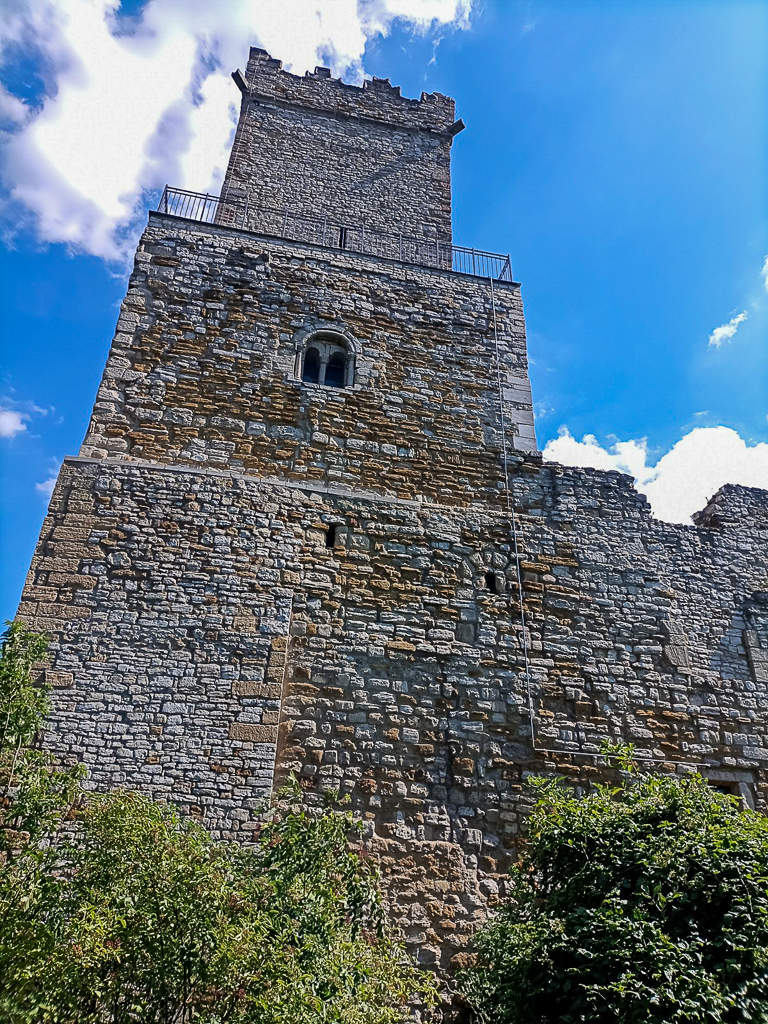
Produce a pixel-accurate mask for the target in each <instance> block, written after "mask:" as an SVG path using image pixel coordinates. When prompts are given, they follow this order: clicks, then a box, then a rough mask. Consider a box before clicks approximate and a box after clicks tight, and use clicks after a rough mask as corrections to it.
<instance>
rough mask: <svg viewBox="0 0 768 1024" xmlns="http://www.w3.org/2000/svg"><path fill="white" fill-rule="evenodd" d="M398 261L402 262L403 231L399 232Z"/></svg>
mask: <svg viewBox="0 0 768 1024" xmlns="http://www.w3.org/2000/svg"><path fill="white" fill-rule="evenodd" d="M400 262H401V263H402V262H403V232H402V231H401V232H400Z"/></svg>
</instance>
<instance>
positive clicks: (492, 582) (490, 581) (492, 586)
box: [485, 572, 499, 594]
mask: <svg viewBox="0 0 768 1024" xmlns="http://www.w3.org/2000/svg"><path fill="white" fill-rule="evenodd" d="M485 587H486V590H488V592H489V593H491V594H498V592H499V584H498V581H497V579H496V573H495V572H487V573H486V574H485Z"/></svg>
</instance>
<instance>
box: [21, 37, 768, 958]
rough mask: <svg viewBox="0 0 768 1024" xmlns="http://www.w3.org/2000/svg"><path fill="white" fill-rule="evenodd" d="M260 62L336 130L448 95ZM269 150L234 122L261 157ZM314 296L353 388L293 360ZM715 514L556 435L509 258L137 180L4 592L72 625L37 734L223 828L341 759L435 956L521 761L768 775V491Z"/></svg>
mask: <svg viewBox="0 0 768 1024" xmlns="http://www.w3.org/2000/svg"><path fill="white" fill-rule="evenodd" d="M253 61H256V63H257V64H258V65H259V67H258V68H256V70H255V72H254V73H255V74H256V76H257V78H258V77H259V76H262V77H263V81H262V85H261V86H260V87H259V88H260V89H261V91H262V93H263V94H264V96H265V97H266V99H269V100H270V103H272V106H271V107H269V110H270V113H269V116H270V117H274V118H278V117H279V118H283V122H285V119H286V118H288V115H289V114H290V117H294V115H296V116H298V115H297V111H296V110H295V107H296V106H297V105H301V104H302V103H303V104H304V107H303V108H302V109H303V112H300V113H301V117H302V118H303V119H304V122H306V124H311V125H315V126H316V130H317V132H318V133H320V134H322V133H323V132H325V131H326V130H329V131H330V129H326V126H325V121H326V119H327V109H328V106H329V104H333V103H338V104H339V112H340V113H344V114H345V116H346V114H350V117H349V119H348V121H347V120H344V118H341V119H340V121H339V124H342V123H343V124H344V125H346V127H344V129H343V130H344V131H345V132H347V131H350V132H351V131H352V128H349V125H351V124H353V123H354V125H355V126H356V127H355V128H354V130H355V131H357V130H358V129H359V125H361V124H368V120H376V128H375V131H376V132H386V131H389V130H390V129H389V128H388V127H387V125H388V124H390V127H391V129H392V130H393V131H398V132H399V131H401V130H402V131H404V130H405V129H406V128H407V129H408V130H409V131H411V129H413V130H414V131H418V132H420V131H421V130H422V129H421V127H419V125H422V126H423V125H427V127H428V128H429V130H430V131H435V132H436V133H437V134H438V135H440V133H441V132H442V131H443V130H444V128H445V127H446V124H447V123H449V119H452V118H453V110H452V106H451V108H450V111H449V109H448V107H447V106H446V104H447V102H448V101H445V102H444V100H443V98H440V97H437V98H429V97H426V98H422V100H421V102H420V103H417V102H415V101H404V100H402V98H401V97H399V96H396V95H394V93H393V90H391V89H390V87H388V86H387V87H386V88H384V86H383V85H377V86H375V87H369V88H368V89H367V90H359V89H358V90H354V89H353V90H347V87H345V86H341V85H340V84H339V83H335V82H332V81H331V80H329V79H327V78H326V76H325V75H323V74H322V73H321V74H318V75H316V76H310V78H308V79H295V78H293V76H285V75H284V74H283V73H282V72H280V71H279V69H278V68H277V66H276V65H274V64H273V65H269V64H268V62H265V60H264V59H263V56H259V55H258V52H257V54H256V56H255V57H254V56H253V55H252V62H253ZM251 71H254V69H253V68H250V70H249V73H250V72H251ZM264 76H266V77H264ZM270 76H271V77H270ZM267 78H268V79H269V84H264V82H266V80H267ZM269 89H272V92H269ZM280 90H284V91H283V92H281V93H280V95H278V92H279V91H280ZM264 96H263V97H262V99H264ZM273 101H274V102H273ZM278 101H279V102H278ZM248 102H249V103H250V102H251V101H248ZM259 102H262V100H259ZM264 102H266V100H264ZM280 104H283V105H282V106H281V105H280ZM268 106H269V105H268ZM273 107H274V109H272V108H273ZM342 108H343V109H342ZM347 108H349V109H347ZM250 109H251V107H250V106H249V107H248V110H249V111H250ZM265 109H266V107H265ZM275 111H278V113H275ZM280 111H282V112H283V113H279V112H280ZM356 112H357V113H356ZM357 114H360V117H358V116H357ZM284 115H285V116H284ZM363 115H364V119H368V120H364V119H363ZM244 116H246V115H244ZM259 116H261V115H259ZM264 116H265V117H266V115H264ZM247 117H248V118H250V117H251V114H250V113H248V114H247ZM411 117H413V118H415V119H416V121H415V122H414V124H407V123H406V122H407V121H408V119H409V118H411ZM377 119H378V120H377ZM283 122H280V123H283ZM304 122H302V123H304ZM264 123H265V124H266V121H265V122H264ZM274 123H275V124H277V123H278V122H277V121H275V122H274ZM249 124H250V121H249ZM306 124H305V127H306ZM241 128H242V126H241ZM250 130H251V129H250V128H248V131H250ZM259 130H261V129H259ZM280 130H281V131H283V130H284V131H286V132H289V129H288V128H287V127H286V128H281V129H280ZM334 130H335V129H334ZM366 130H367V129H366ZM242 131H245V129H242ZM242 131H241V134H242ZM290 131H293V129H290ZM302 131H303V129H302ZM339 131H341V129H339ZM296 132H297V133H298V129H296ZM409 137H412V136H409ZM414 137H415V136H414ZM440 137H442V136H440ZM258 138H260V136H258ZM290 138H292V139H293V140H294V142H296V139H297V138H298V135H297V134H294V135H292V136H290ZM334 138H335V136H334ZM256 139H257V136H256V135H254V136H253V140H256ZM280 145H282V143H280ZM280 145H277V147H276V149H275V152H276V153H277V154H278V159H277V161H276V166H279V160H280V159H281V157H280V153H282V150H281V149H280ZM436 145H438V146H442V145H443V142H439V141H438V142H437V143H436ZM268 149H269V147H268V146H267V145H266V143H265V145H264V152H262V151H261V150H259V151H258V152H257V150H256V143H255V141H254V143H253V150H252V152H251V153H250V155H249V156H248V157H247V159H246V157H243V161H244V162H243V167H251V169H250V170H248V171H247V175H250V176H251V177H249V178H248V181H249V182H253V184H254V188H255V187H256V186H257V184H258V183H257V182H256V181H255V178H256V176H257V171H258V173H259V174H260V173H261V170H260V169H259V168H258V167H257V166H256V164H255V163H254V164H253V166H251V165H249V164H248V162H247V161H248V160H253V161H257V160H261V161H267V160H268ZM300 152H301V153H303V156H302V157H301V159H300V160H299V164H300V169H301V174H299V178H300V177H301V176H302V175H303V174H309V164H308V161H309V160H310V155H309V150H308V149H304V150H300ZM265 153H267V155H265ZM378 154H379V151H378V150H377V149H376V147H375V145H374V146H373V148H372V149H371V157H370V160H371V165H372V169H375V165H376V161H377V160H378V159H380V156H379V155H378ZM233 160H234V157H233ZM358 160H359V154H357V155H356V156H355V157H354V159H353V160H352V164H351V166H354V167H357V166H358V163H356V162H355V161H358ZM339 166H340V165H339ZM339 166H335V169H334V168H330V169H329V172H328V175H329V176H328V181H329V182H331V183H332V184H333V187H334V188H335V187H336V183H337V182H338V180H339V178H340V170H339ZM233 173H234V172H233ZM313 173H317V167H316V166H314V165H313ZM350 173H351V172H350ZM355 173H357V172H355ZM387 173H389V171H388V172H387ZM353 177H354V176H353ZM259 187H261V186H259ZM270 187H272V186H270ZM339 187H340V186H339ZM349 187H350V190H351V191H350V195H351V192H353V191H354V190H356V189H357V190H360V187H361V186H360V181H359V180H358V179H357V178H354V180H352V182H351V184H350V186H349ZM440 187H441V188H442V185H441V186H440ZM424 188H425V192H424V196H426V198H425V199H424V202H426V203H432V202H435V201H436V200H435V196H434V194H432V193H431V192H430V189H431V188H432V185H429V184H427V185H425V186H424ZM374 191H375V190H374ZM416 191H417V188H416V184H415V180H411V179H410V178H408V180H407V181H406V182H405V183H404V184H403V191H402V193H401V195H400V199H398V202H402V203H404V204H405V206H404V209H403V216H404V217H405V219H406V221H407V220H408V218H409V217H410V218H418V217H419V216H421V210H420V207H419V208H415V207H414V206H413V204H414V203H416V204H417V207H418V203H417V199H416V198H414V197H415V195H416ZM396 194H397V193H396V192H392V195H396ZM412 194H413V195H412ZM441 194H442V193H441ZM446 194H447V193H446ZM360 195H361V196H362V195H364V190H363V191H361V192H360ZM377 195H378V193H377ZM408 196H411V198H410V199H409V198H407V197H408ZM404 197H405V198H404ZM344 201H345V202H346V201H347V199H346V198H345V200H344ZM349 201H350V202H351V200H349ZM377 201H378V200H377ZM418 202H421V200H418ZM441 216H442V214H441ZM446 230H447V229H446ZM494 300H495V304H496V313H497V318H496V319H497V326H498V332H499V350H500V357H501V358H500V362H501V374H500V376H501V381H500V382H499V378H498V374H497V366H496V361H495V344H494V341H495V339H494V332H493V303H494ZM328 328H332V329H333V330H334V331H336V332H337V333H338V335H339V336H342V337H343V338H345V339H347V341H348V343H349V344H350V346H352V347H353V350H354V357H355V381H354V384H353V386H351V387H346V388H340V389H333V388H326V387H322V386H320V385H315V384H306V383H303V382H302V381H301V380H300V379H299V374H298V372H297V367H298V365H299V360H298V356H299V355H300V349H301V346H302V345H303V344H304V343H305V342H306V339H307V338H308V337H310V336H311V334H312V331H313V330H317V329H328ZM500 396H501V401H502V402H503V403H504V405H503V412H504V422H505V424H506V435H505V438H503V437H502V427H501V425H502V408H501V406H500ZM504 440H506V449H507V456H508V470H509V485H510V486H509V504H508V502H507V494H506V491H505V472H504V461H505V460H504V444H503V441H504ZM511 510H514V513H515V520H514V525H515V526H516V530H515V529H513V521H512V517H511V514H510V511H511ZM695 518H696V524H695V525H690V526H673V525H669V524H665V523H661V522H658V521H656V520H654V519H653V518H652V517H651V515H650V511H649V507H648V505H647V503H646V501H645V499H644V498H643V497H641V496H640V495H639V494H637V492H636V491H635V490H634V489H633V488H632V486H631V481H630V479H629V478H628V477H625V476H622V475H620V474H618V473H605V472H599V471H596V470H584V469H566V468H563V467H559V466H555V465H551V464H546V465H542V463H541V460H540V457H539V456H538V455H537V454H536V445H535V438H534V436H533V432H532V413H531V399H530V386H529V383H528V376H527V364H526V353H525V334H524V321H523V313H522V305H521V300H520V292H519V288H518V287H517V286H516V285H513V284H510V283H507V284H504V283H498V284H497V285H496V286H495V291H494V295H493V296H492V294H491V289H490V284H489V282H488V281H487V280H483V279H479V278H473V277H471V276H469V275H463V274H455V273H451V272H449V271H445V270H440V269H426V268H423V267H416V266H413V265H409V264H406V263H402V262H398V261H393V260H387V259H378V258H375V257H371V256H358V255H354V254H352V253H349V252H336V253H332V252H330V251H328V250H327V249H324V248H323V247H322V246H319V245H318V246H313V245H309V244H298V243H295V242H288V241H285V240H279V239H276V238H272V237H267V236H258V235H256V234H253V233H248V232H244V231H238V230H235V229H233V228H228V227H225V226H222V225H218V226H217V225H203V224H194V223H192V222H190V221H185V220H180V219H178V218H173V217H168V216H161V215H158V214H153V215H151V217H150V222H149V225H148V227H147V229H146V231H145V233H144V236H143V238H142V241H141V243H140V245H139V249H138V251H137V256H136V264H135V269H134V273H133V275H132V277H131V280H130V284H129V289H128V294H127V296H126V299H125V302H124V303H123V307H122V309H121V313H120V318H119V321H118V326H117V331H116V334H115V339H114V342H113V345H112V350H111V353H110V356H109V361H108V364H107V367H106V370H105V374H104V379H103V382H102V386H101V388H100V390H99V394H98V398H97V401H96V405H95V408H94V412H93V417H92V420H91V424H90V427H89V430H88V435H87V437H86V440H85V443H84V445H83V449H82V451H81V455H80V457H77V458H70V459H67V460H65V463H64V465H63V467H62V470H61V473H60V476H59V480H58V483H57V485H56V489H55V491H54V494H53V497H52V500H51V505H50V510H49V514H48V516H47V518H46V521H45V524H44V526H43V530H42V533H41V536H40V542H39V545H38V548H37V552H36V555H35V559H34V561H33V564H32V567H31V569H30V574H29V578H28V581H27V586H26V588H25V591H24V596H23V601H22V605H21V608H20V615H22V616H23V617H24V618H26V619H27V620H28V621H29V622H30V624H31V625H33V626H36V627H38V628H41V629H46V630H48V631H50V632H51V634H52V637H53V643H52V648H51V650H52V661H51V665H50V666H49V667H48V673H49V679H50V681H51V682H53V683H54V684H55V685H56V689H55V691H54V697H53V705H54V710H53V715H52V719H51V723H50V730H49V734H48V742H49V745H50V746H51V748H52V749H53V750H55V751H56V752H57V753H59V754H61V755H64V756H66V757H69V758H71V757H77V758H79V759H80V760H82V761H83V762H84V763H85V764H86V765H87V767H88V769H89V773H90V774H89V784H90V785H93V786H95V787H99V788H105V787H109V786H115V785H129V786H134V787H138V788H141V789H142V790H144V791H146V792H148V793H150V794H152V795H153V796H155V797H158V798H162V799H170V800H173V801H174V802H175V803H177V804H178V805H180V806H181V807H182V808H183V809H184V810H186V811H187V812H189V813H190V814H192V815H194V816H195V817H197V818H199V819H201V820H203V821H204V822H205V824H206V825H207V826H208V827H210V828H211V829H213V831H214V832H216V833H217V834H219V835H222V836H227V837H243V838H248V836H249V835H250V832H251V829H252V819H253V814H254V812H255V810H256V808H257V807H258V806H259V805H260V803H261V802H262V801H263V800H264V798H265V797H266V796H267V795H268V794H269V793H270V792H271V790H272V788H273V786H274V785H276V784H278V785H279V784H280V783H281V782H282V781H283V780H285V778H286V777H287V776H288V774H289V773H295V774H296V776H297V777H298V778H299V780H300V782H301V784H302V786H303V787H304V788H305V790H306V791H307V793H308V794H309V795H310V797H311V798H315V797H317V798H318V799H319V798H320V794H321V793H322V791H323V790H325V789H328V788H339V789H340V790H341V791H342V792H343V793H345V794H349V796H350V798H351V801H352V807H353V808H354V810H355V811H356V812H357V813H359V814H360V815H361V816H362V818H363V819H364V821H365V822H366V824H367V828H368V832H369V838H370V842H371V845H372V848H373V849H374V850H375V851H376V853H377V855H378V856H379V857H380V858H381V862H382V866H383V869H384V872H385V877H386V879H387V882H388V886H389V889H388V891H389V900H390V907H391V910H392V913H393V914H394V916H395V918H396V919H397V921H398V922H399V923H400V925H401V926H402V928H403V931H404V933H405V935H406V937H407V939H408V941H409V942H410V943H412V945H413V946H414V947H415V948H417V950H418V954H419V957H420V959H421V960H422V962H424V963H428V964H439V965H440V966H441V967H443V968H445V969H450V968H451V967H452V966H454V967H455V966H456V965H457V964H459V963H461V962H462V957H464V955H465V950H466V947H467V943H468V940H469V939H470V937H471V935H472V932H473V930H474V929H475V928H476V926H477V924H478V922H479V921H481V920H482V919H483V916H484V914H486V913H487V910H488V907H492V906H493V905H494V903H495V902H496V901H497V900H498V899H499V896H500V895H502V894H503V892H504V886H505V875H506V872H507V869H508V867H509V864H510V862H511V861H512V859H513V858H514V856H515V852H516V849H517V847H518V843H519V839H520V835H521V832H522V831H523V829H524V824H525V817H526V814H527V812H528V810H529V807H530V800H531V794H530V792H529V790H528V789H527V786H526V782H527V779H528V777H529V776H530V774H531V773H540V772H553V771H558V772H560V773H562V774H564V775H565V776H566V777H567V778H568V779H569V780H571V781H572V782H573V783H574V784H577V785H581V786H584V785H588V784H589V783H590V782H591V781H593V780H595V779H598V778H604V777H606V771H605V769H604V768H603V767H601V763H600V761H599V759H598V757H597V752H598V750H599V747H600V744H601V742H602V740H603V739H611V740H614V741H615V740H624V741H630V742H632V743H634V744H635V745H636V748H637V751H638V755H639V756H640V757H642V758H646V759H648V760H649V762H650V763H652V764H654V765H656V766H657V767H658V768H660V769H661V770H665V771H674V772H683V771H690V770H692V769H693V768H694V767H699V768H700V769H701V770H702V771H704V772H705V773H708V774H709V775H710V777H711V778H712V781H713V783H716V784H717V785H720V786H729V787H732V789H733V791H734V792H735V793H738V794H739V795H741V797H742V799H744V800H745V802H748V803H750V802H752V803H754V804H755V805H756V806H757V807H758V808H760V809H762V810H765V809H766V799H767V797H768V791H767V790H766V785H765V769H766V758H767V757H768V728H767V721H766V706H767V705H768V692H767V691H768V653H766V652H768V613H767V611H766V609H767V608H768V601H767V600H766V596H765V595H766V593H767V592H768V494H766V492H763V491H758V490H752V489H749V488H742V487H725V488H723V489H722V490H721V491H720V492H719V493H718V494H717V495H716V496H715V497H714V498H713V499H712V501H711V502H710V503H709V504H708V506H707V508H706V509H704V510H703V511H702V512H701V513H699V514H698V515H697V516H696V517H695ZM515 534H516V535H517V539H515ZM521 599H522V606H521ZM523 619H524V621H523Z"/></svg>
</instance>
